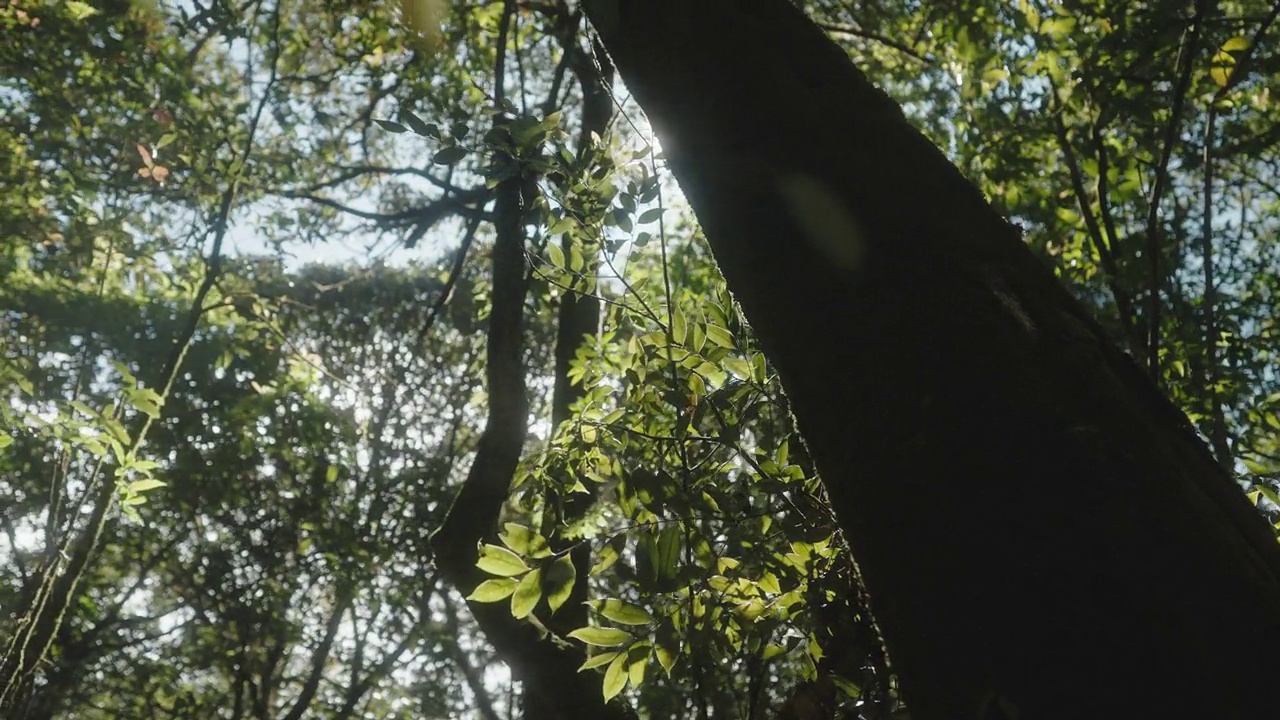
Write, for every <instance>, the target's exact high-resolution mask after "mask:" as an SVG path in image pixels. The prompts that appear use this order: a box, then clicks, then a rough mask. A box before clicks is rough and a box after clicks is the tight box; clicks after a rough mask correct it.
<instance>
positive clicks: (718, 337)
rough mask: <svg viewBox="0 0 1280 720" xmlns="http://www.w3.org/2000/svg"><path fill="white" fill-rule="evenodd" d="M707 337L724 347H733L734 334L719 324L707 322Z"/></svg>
mask: <svg viewBox="0 0 1280 720" xmlns="http://www.w3.org/2000/svg"><path fill="white" fill-rule="evenodd" d="M707 339H708V340H710V341H711V342H713V343H715V344H716V345H719V346H720V347H722V348H732V347H733V334H732V333H730V332H729V331H728V330H725V329H724V328H722V327H720V326H719V325H712V324H711V323H707Z"/></svg>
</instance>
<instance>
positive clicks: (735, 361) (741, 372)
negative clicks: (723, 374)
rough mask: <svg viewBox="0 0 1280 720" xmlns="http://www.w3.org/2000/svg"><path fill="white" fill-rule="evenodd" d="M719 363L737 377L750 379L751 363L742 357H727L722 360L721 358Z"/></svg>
mask: <svg viewBox="0 0 1280 720" xmlns="http://www.w3.org/2000/svg"><path fill="white" fill-rule="evenodd" d="M720 364H721V365H723V366H724V369H725V370H728V371H729V372H731V373H733V374H734V375H736V376H737V377H738V378H739V379H742V380H750V379H751V363H749V362H747V361H746V360H743V359H742V358H736V357H727V358H725V359H724V360H721V361H720Z"/></svg>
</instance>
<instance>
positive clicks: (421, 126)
mask: <svg viewBox="0 0 1280 720" xmlns="http://www.w3.org/2000/svg"><path fill="white" fill-rule="evenodd" d="M400 119H401V120H404V124H405V125H408V126H409V129H410V130H412V131H413V132H414V133H416V134H418V135H423V136H426V137H431V138H438V137H440V128H438V127H436V126H435V125H432V124H430V123H427V122H425V121H423V119H422V118H420V117H418V116H417V115H414V114H413V113H411V112H409V111H408V110H401V111H400Z"/></svg>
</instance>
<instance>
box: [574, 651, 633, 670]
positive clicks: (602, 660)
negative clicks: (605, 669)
mask: <svg viewBox="0 0 1280 720" xmlns="http://www.w3.org/2000/svg"><path fill="white" fill-rule="evenodd" d="M621 654H622V653H621V652H606V653H600V654H599V655H592V656H591V657H589V658H587V661H586V662H584V663H582V667H580V668H578V672H582V671H583V670H590V669H591V668H598V667H600V666H601V665H608V664H609V663H611V662H613V661H614V659H615V658H617V657H618V656H619V655H621Z"/></svg>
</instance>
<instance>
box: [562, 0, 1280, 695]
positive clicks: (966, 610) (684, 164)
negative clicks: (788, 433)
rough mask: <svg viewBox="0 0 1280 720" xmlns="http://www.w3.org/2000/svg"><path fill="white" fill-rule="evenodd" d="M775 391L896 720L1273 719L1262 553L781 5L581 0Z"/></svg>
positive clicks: (1036, 281) (918, 152)
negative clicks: (889, 669) (844, 540)
mask: <svg viewBox="0 0 1280 720" xmlns="http://www.w3.org/2000/svg"><path fill="white" fill-rule="evenodd" d="M585 5H586V7H587V10H588V14H589V15H590V17H591V19H592V21H593V24H594V25H595V27H596V28H597V30H598V31H599V33H600V34H601V37H602V38H603V41H604V44H605V46H606V47H607V48H608V49H609V52H610V53H611V55H612V57H613V60H614V63H615V64H616V66H617V68H618V71H619V72H620V74H621V76H622V78H623V80H624V81H625V82H626V83H627V87H628V88H629V89H630V90H631V92H633V93H634V95H635V98H636V99H637V100H638V101H639V103H640V105H641V107H642V108H643V109H644V110H645V112H646V113H647V115H648V116H649V119H650V120H651V122H652V123H653V125H654V127H655V130H656V132H657V135H658V137H659V138H660V139H661V141H662V144H663V150H664V152H665V154H666V157H667V159H668V162H669V164H670V167H671V169H672V171H673V172H674V174H675V176H676V178H677V180H678V181H679V182H680V185H681V187H682V188H683V190H684V192H685V194H686V195H687V196H688V198H689V200H690V202H691V203H692V206H693V208H694V210H695V212H696V213H697V215H698V219H699V220H700V222H701V224H702V226H703V228H704V230H705V232H706V235H707V238H708V241H709V242H710V244H711V247H712V250H713V252H714V254H715V257H716V259H717V261H718V262H719V263H720V266H721V269H722V270H723V272H724V275H725V277H726V279H727V281H728V283H729V287H730V289H731V290H732V291H733V293H734V294H735V297H736V298H737V300H738V301H739V302H740V303H741V306H742V309H743V312H744V314H745V315H746V317H747V319H748V320H749V321H750V323H751V325H752V327H753V328H754V329H755V332H756V333H757V334H758V336H759V337H760V341H761V344H762V346H763V347H764V350H765V352H766V354H767V356H768V357H769V359H770V360H771V361H772V363H773V364H774V366H775V367H776V368H777V370H778V372H779V374H780V376H781V378H782V380H783V384H784V386H785V387H786V390H787V392H788V395H789V397H790V399H791V402H792V405H793V409H794V413H795V416H796V419H797V421H798V423H799V426H800V429H801V431H802V432H803V434H804V436H805V438H806V441H807V443H808V444H809V446H810V449H811V452H812V455H813V457H814V460H815V462H816V465H817V467H818V469H819V471H820V472H821V473H822V476H823V478H824V480H825V482H826V486H827V489H828V492H829V494H830V497H831V500H832V503H833V505H834V507H835V510H836V513H837V515H838V517H839V520H840V524H841V526H842V528H843V530H844V531H845V533H846V535H847V537H848V539H849V541H850V544H851V545H852V547H853V548H854V552H855V555H856V557H857V559H858V562H859V564H860V565H861V568H862V571H863V574H864V576H865V579H866V583H867V586H868V590H869V592H870V595H871V602H872V608H873V610H874V612H875V614H876V616H877V619H878V621H879V623H880V625H881V627H882V629H883V631H884V635H885V640H886V643H887V645H888V651H889V655H890V660H891V662H892V664H893V667H894V669H895V670H896V672H897V673H898V675H899V678H900V681H901V687H902V690H903V693H904V696H905V699H906V701H907V703H908V704H909V706H910V707H911V709H912V717H913V718H915V719H916V720H954V719H955V718H974V717H980V718H1001V717H1006V718H1023V719H1024V720H1025V719H1028V718H1098V717H1105V718H1110V717H1116V718H1119V717H1224V718H1226V717H1230V718H1272V717H1276V714H1277V707H1280V702H1278V701H1277V700H1275V699H1274V697H1273V696H1272V694H1271V693H1270V691H1269V690H1267V689H1266V688H1269V687H1272V686H1273V685H1274V683H1275V679H1276V678H1277V677H1280V652H1277V651H1276V648H1277V647H1280V550H1278V549H1277V544H1276V540H1275V538H1274V536H1273V535H1272V534H1271V531H1270V528H1268V527H1267V526H1266V524H1265V523H1264V522H1262V520H1261V519H1260V518H1259V517H1258V516H1257V514H1256V513H1255V512H1254V510H1253V508H1252V507H1250V505H1249V504H1248V502H1247V500H1246V499H1245V498H1244V497H1243V495H1242V493H1241V492H1240V491H1239V488H1237V487H1236V486H1235V485H1234V484H1233V482H1232V481H1231V479H1230V478H1229V477H1228V476H1227V475H1226V474H1225V473H1224V472H1223V471H1222V469H1221V468H1220V467H1218V466H1217V465H1216V464H1215V462H1214V460H1213V457H1212V456H1211V454H1210V453H1209V452H1208V451H1207V449H1206V448H1205V447H1204V444H1203V443H1202V442H1201V440H1200V439H1199V438H1198V437H1197V436H1196V435H1195V434H1194V432H1193V431H1192V430H1191V428H1190V425H1189V424H1188V422H1187V421H1186V418H1185V416H1183V415H1182V414H1181V413H1180V412H1179V411H1178V410H1176V409H1175V408H1174V407H1173V406H1172V405H1171V404H1170V403H1169V402H1168V401H1167V400H1166V399H1164V398H1163V397H1162V396H1161V395H1160V394H1159V392H1158V391H1157V390H1156V389H1155V388H1154V387H1153V385H1152V383H1151V381H1150V380H1148V379H1147V378H1146V377H1145V375H1144V373H1143V372H1142V371H1141V370H1139V369H1138V368H1137V366H1136V365H1135V364H1134V363H1133V362H1132V361H1131V360H1130V359H1129V358H1128V357H1127V356H1126V355H1124V354H1123V353H1122V352H1120V351H1119V350H1118V349H1116V348H1115V346H1114V345H1112V344H1111V343H1110V342H1109V341H1107V340H1106V339H1105V338H1104V337H1103V336H1102V334H1101V331H1100V330H1099V329H1098V327H1097V325H1096V324H1095V323H1094V321H1093V320H1092V319H1091V318H1090V317H1089V315H1088V313H1087V312H1086V311H1085V310H1084V309H1083V308H1082V307H1081V306H1080V305H1079V304H1078V303H1077V302H1076V301H1075V300H1074V299H1073V298H1072V297H1071V296H1070V295H1069V294H1068V293H1067V292H1066V291H1065V290H1064V289H1063V288H1062V287H1061V286H1059V285H1058V284H1057V281H1056V280H1055V278H1054V277H1053V275H1052V273H1051V272H1050V271H1049V270H1048V269H1047V268H1046V267H1044V266H1043V265H1041V264H1040V263H1039V261H1038V260H1037V259H1036V258H1035V257H1034V256H1033V255H1032V254H1031V252H1030V251H1029V250H1028V249H1027V248H1026V246H1025V245H1024V244H1023V243H1022V242H1021V238H1020V237H1019V234H1018V232H1017V231H1016V230H1015V229H1014V228H1013V227H1011V226H1010V225H1008V224H1007V223H1005V222H1004V221H1003V220H1002V219H1001V217H1000V216H999V215H998V214H997V213H996V212H995V211H994V210H992V209H991V208H990V207H989V206H988V204H987V203H986V202H985V200H984V199H983V197H982V195H981V194H980V193H979V192H978V191H977V190H976V188H974V187H973V186H972V185H971V184H969V183H968V182H967V181H965V180H964V178H963V177H962V176H961V175H960V173H959V172H958V171H957V170H956V169H955V168H954V167H953V166H952V165H951V164H950V163H949V162H948V161H947V160H946V159H945V157H944V156H943V155H942V154H941V153H940V152H939V151H938V150H937V148H935V147H934V146H932V145H931V144H930V143H929V142H928V141H927V140H926V139H925V138H924V137H923V136H921V135H920V134H919V133H918V132H917V131H915V130H914V129H913V128H912V127H911V126H910V125H909V124H908V123H907V122H906V121H905V119H904V118H903V116H902V113H901V110H900V108H899V107H898V106H897V105H896V104H895V103H894V102H893V101H892V100H890V99H889V98H888V97H886V96H885V95H884V94H883V93H881V92H880V91H879V90H877V89H876V88H874V87H873V86H872V85H871V84H870V82H869V81H868V80H867V79H866V78H865V77H864V76H863V75H862V74H861V73H860V72H859V71H858V70H857V69H856V68H855V67H854V66H853V65H852V63H851V62H850V61H849V59H848V58H847V57H846V56H845V54H844V53H843V52H842V51H841V50H840V49H839V48H838V47H837V46H835V45H834V44H832V43H831V42H830V41H828V40H827V39H826V38H825V36H823V34H822V33H821V31H820V30H818V29H817V28H816V27H815V26H814V25H813V24H812V23H811V22H809V21H808V20H807V19H806V18H805V17H804V15H803V14H802V13H801V12H800V11H799V10H797V9H795V8H794V7H792V6H791V5H790V4H789V3H788V2H786V1H785V0H751V1H750V2H747V1H746V0H698V2H690V1H689V0H586V2H585Z"/></svg>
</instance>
